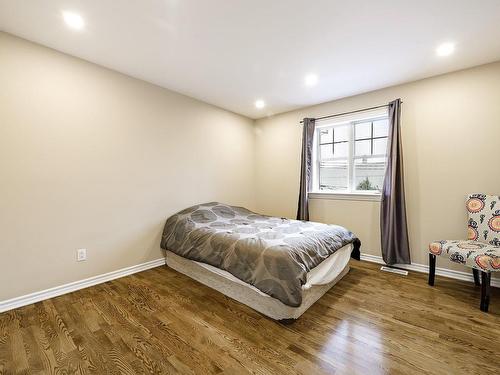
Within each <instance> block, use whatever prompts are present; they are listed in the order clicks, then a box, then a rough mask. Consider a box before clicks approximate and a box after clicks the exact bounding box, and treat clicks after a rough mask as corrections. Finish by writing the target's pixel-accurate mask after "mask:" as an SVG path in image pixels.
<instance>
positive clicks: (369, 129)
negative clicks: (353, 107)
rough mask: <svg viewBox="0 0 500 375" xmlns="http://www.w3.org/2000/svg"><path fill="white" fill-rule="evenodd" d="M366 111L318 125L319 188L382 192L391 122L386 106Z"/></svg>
mask: <svg viewBox="0 0 500 375" xmlns="http://www.w3.org/2000/svg"><path fill="white" fill-rule="evenodd" d="M379 112H380V111H379ZM367 115H368V114H365V115H360V114H359V113H358V114H357V117H356V118H353V117H351V118H350V119H348V120H346V119H345V118H344V120H343V121H340V120H338V119H337V120H336V122H330V123H325V124H324V125H317V126H316V134H315V142H316V152H315V154H316V159H315V168H314V178H313V183H314V185H315V188H314V190H315V191H316V192H322V193H370V192H371V193H380V190H381V189H382V185H383V182H384V175H385V167H386V161H387V155H386V153H387V136H388V128H389V124H388V118H387V113H386V110H384V111H383V112H382V113H379V114H373V113H372V114H370V115H368V117H367Z"/></svg>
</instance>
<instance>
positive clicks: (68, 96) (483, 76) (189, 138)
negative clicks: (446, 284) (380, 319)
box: [0, 33, 500, 301]
mask: <svg viewBox="0 0 500 375" xmlns="http://www.w3.org/2000/svg"><path fill="white" fill-rule="evenodd" d="M397 97H401V98H402V99H403V100H404V104H403V142H404V160H405V167H406V187H407V189H406V193H407V200H408V216H409V225H410V241H411V246H412V257H413V261H414V262H416V263H424V264H425V263H426V262H427V251H426V246H427V243H428V242H429V241H430V240H432V239H439V238H461V237H463V236H464V235H465V222H466V214H465V212H464V208H463V202H464V196H465V195H466V194H467V193H468V192H472V191H481V192H486V193H496V194H498V193H500V174H499V173H498V168H495V166H494V165H493V163H496V161H497V159H498V157H497V153H498V141H499V139H500V106H499V105H498V103H500V63H495V64H489V65H485V66H482V67H478V68H474V69H469V70H465V71H461V72H457V73H453V74H448V75H444V76H440V77H435V78H431V79H427V80H423V81H419V82H415V83H411V84H406V85H401V86H397V87H392V88H388V89H384V90H379V91H376V92H372V93H367V94H363V95H359V96H356V97H351V98H346V99H342V100H338V101H334V102H330V103H325V104H321V105H317V106H314V107H309V108H306V109H302V110H299V111H294V112H289V113H286V114H282V115H278V116H275V117H271V118H266V119H262V120H259V121H257V122H256V125H255V128H254V127H253V121H251V120H249V119H246V118H244V117H241V116H238V115H235V114H232V113H230V112H227V111H224V110H222V109H219V108H216V107H213V106H210V105H208V104H204V103H202V102H199V101H196V100H194V99H190V98H188V97H185V96H182V95H179V94H176V93H173V92H171V91H168V90H165V89H162V88H159V87H157V86H154V85H151V84H148V83H145V82H142V81H139V80H136V79H133V78H130V77H127V76H124V75H121V74H119V73H116V72H113V71H111V70H108V69H104V68H102V67H99V66H96V65H94V64H90V63H87V62H85V61H82V60H79V59H76V58H73V57H70V56H67V55H64V54H61V53H58V52H55V51H53V50H50V49H47V48H44V47H41V46H39V45H35V44H32V43H29V42H27V41H24V40H22V39H18V38H15V37H12V36H10V35H8V34H5V33H0V197H1V199H0V259H1V267H2V272H0V301H1V300H4V299H8V298H12V297H16V296H20V295H23V294H26V293H30V292H34V291H39V290H43V289H46V288H50V287H53V286H58V285H61V284H64V283H68V282H72V281H76V280H80V279H83V278H86V277H90V276H93V275H98V274H102V273H105V272H109V271H113V270H117V269H119V268H123V267H127V266H131V265H136V264H139V263H142V262H146V261H148V260H153V259H157V258H160V257H161V256H162V254H161V251H160V249H159V241H160V235H161V230H162V226H163V222H164V220H165V218H166V217H168V216H169V215H170V214H172V213H174V212H176V211H178V210H180V209H182V208H185V207H186V206H189V205H192V204H195V203H197V202H204V201H213V200H219V201H224V202H227V203H230V204H239V205H243V206H246V207H249V208H251V209H258V210H259V211H261V212H263V213H267V214H272V215H278V216H288V217H294V216H295V210H296V200H297V185H298V171H299V162H300V160H299V159H300V154H299V150H300V136H301V128H300V126H299V125H298V122H299V121H300V120H301V119H302V118H303V117H306V116H312V117H315V116H321V115H326V114H331V113H336V112H342V111H347V110H352V109H359V108H363V107H368V106H373V105H378V104H381V103H386V102H388V101H389V100H392V99H394V98H397ZM378 210H379V204H378V203H377V202H359V201H339V200H313V201H312V202H311V214H312V219H313V220H316V221H323V222H327V223H337V224H341V225H345V226H346V227H348V228H351V229H352V230H353V231H354V232H356V233H357V234H358V236H359V237H360V238H361V239H362V241H363V252H366V253H369V254H374V255H380V246H379V242H380V240H379V230H378V226H379V223H378V215H379V213H378ZM78 248H87V249H88V260H87V261H86V262H79V263H77V262H76V249H78ZM439 265H440V266H445V267H448V266H449V263H447V262H440V263H439ZM453 268H455V269H459V270H461V269H462V268H459V267H453Z"/></svg>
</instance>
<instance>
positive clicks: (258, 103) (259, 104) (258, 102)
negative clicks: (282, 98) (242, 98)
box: [255, 99, 266, 109]
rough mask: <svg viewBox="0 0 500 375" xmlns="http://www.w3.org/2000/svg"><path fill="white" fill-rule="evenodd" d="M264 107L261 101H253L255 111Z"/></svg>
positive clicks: (264, 104)
mask: <svg viewBox="0 0 500 375" xmlns="http://www.w3.org/2000/svg"><path fill="white" fill-rule="evenodd" d="M265 106H266V103H264V101H263V100H262V99H259V100H256V101H255V107H256V108H257V109H262V108H264V107H265Z"/></svg>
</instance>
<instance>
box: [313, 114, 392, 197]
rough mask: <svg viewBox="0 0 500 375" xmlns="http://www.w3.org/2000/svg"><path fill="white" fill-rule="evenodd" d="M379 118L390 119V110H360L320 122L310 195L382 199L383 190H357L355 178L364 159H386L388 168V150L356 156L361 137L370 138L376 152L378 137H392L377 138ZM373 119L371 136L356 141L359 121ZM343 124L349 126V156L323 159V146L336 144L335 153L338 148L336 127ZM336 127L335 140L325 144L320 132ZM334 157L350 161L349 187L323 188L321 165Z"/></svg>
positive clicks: (317, 129) (348, 164)
mask: <svg viewBox="0 0 500 375" xmlns="http://www.w3.org/2000/svg"><path fill="white" fill-rule="evenodd" d="M379 120H388V113H387V109H385V110H384V111H383V112H380V111H377V112H376V113H358V114H357V115H356V116H355V117H354V116H350V117H349V118H347V119H344V120H342V119H337V120H333V121H332V120H330V121H325V122H324V123H322V124H317V125H316V128H315V131H314V140H313V142H314V143H313V145H314V147H313V191H312V192H310V193H309V197H310V198H313V199H314V198H317V199H325V198H326V199H330V198H332V199H351V200H380V197H381V191H380V190H357V188H356V185H355V177H354V167H355V162H356V160H362V159H374V158H384V159H385V168H387V151H386V152H385V154H376V155H372V154H370V155H361V156H356V155H355V142H356V141H360V140H370V141H371V142H370V151H371V152H373V147H374V146H373V143H374V142H373V141H374V140H376V139H384V138H385V139H388V138H389V137H388V136H389V134H387V136H379V137H374V126H373V123H374V122H375V121H379ZM366 122H370V123H371V125H370V137H369V138H360V139H358V140H356V124H361V123H366ZM341 126H348V127H349V130H348V140H347V141H344V142H347V143H348V154H347V157H332V158H326V159H322V158H321V145H322V144H323V145H325V144H330V143H331V144H332V155H333V150H334V147H335V146H334V145H335V144H336V143H340V142H335V128H338V127H341ZM330 128H331V129H333V134H332V142H325V143H321V134H320V131H321V130H324V129H330ZM334 160H347V184H348V188H347V189H346V190H327V189H323V190H320V173H321V172H320V171H321V168H320V164H321V162H322V161H334Z"/></svg>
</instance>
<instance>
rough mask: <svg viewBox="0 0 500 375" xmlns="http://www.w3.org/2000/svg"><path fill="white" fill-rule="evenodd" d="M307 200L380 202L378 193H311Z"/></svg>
mask: <svg viewBox="0 0 500 375" xmlns="http://www.w3.org/2000/svg"><path fill="white" fill-rule="evenodd" d="M308 197H309V199H332V200H346V201H372V202H380V200H381V194H380V193H331V192H328V193H327V192H311V193H309V194H308Z"/></svg>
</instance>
